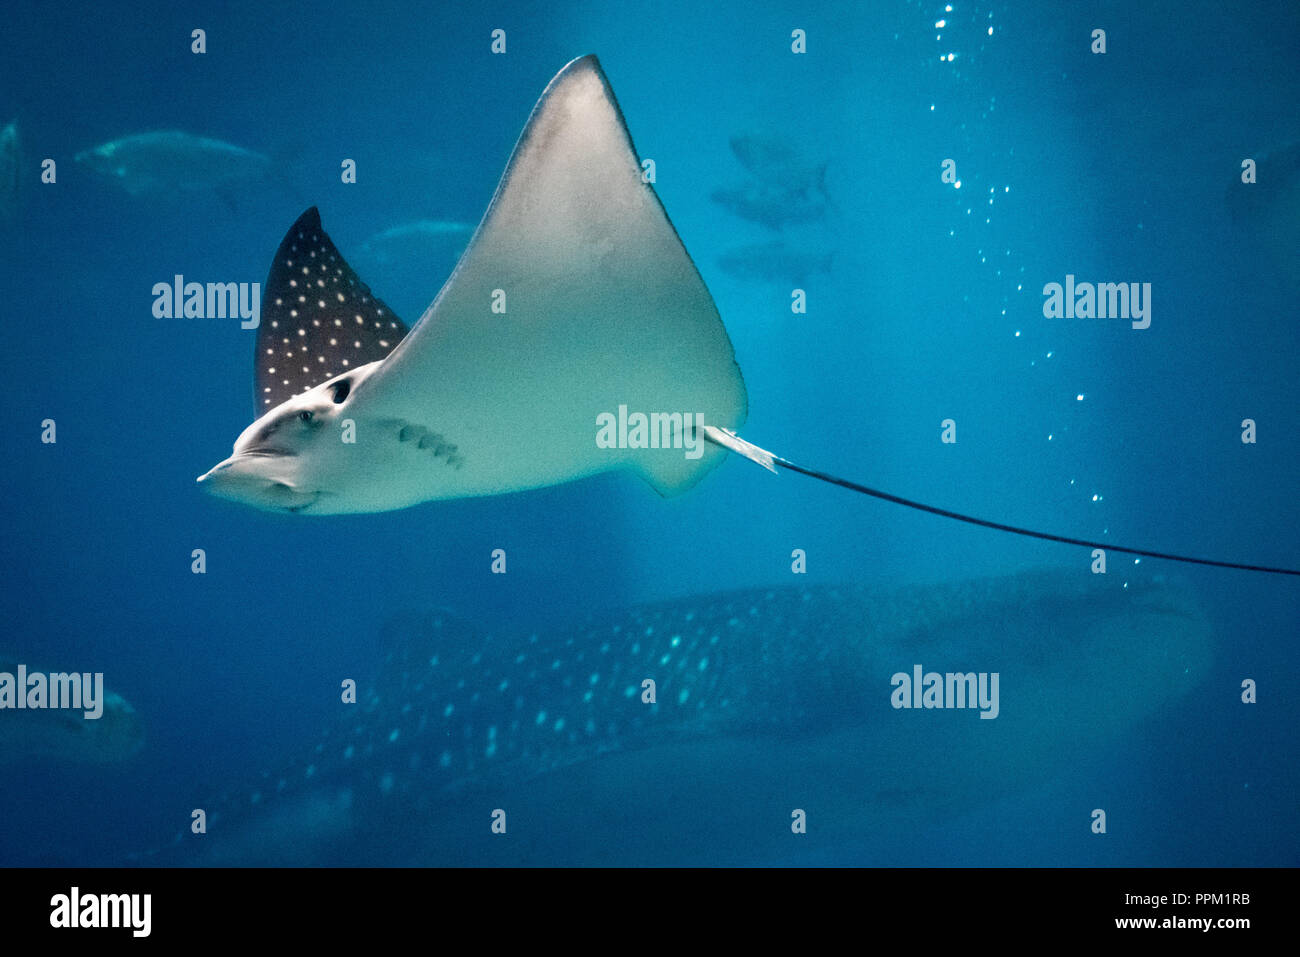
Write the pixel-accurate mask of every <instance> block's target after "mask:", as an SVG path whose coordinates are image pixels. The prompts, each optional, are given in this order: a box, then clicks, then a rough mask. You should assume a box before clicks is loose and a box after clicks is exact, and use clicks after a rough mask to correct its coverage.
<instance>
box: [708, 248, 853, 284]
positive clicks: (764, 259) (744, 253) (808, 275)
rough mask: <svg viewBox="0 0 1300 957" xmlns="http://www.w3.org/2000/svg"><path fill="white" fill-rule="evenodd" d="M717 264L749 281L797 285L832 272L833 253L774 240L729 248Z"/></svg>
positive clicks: (737, 276)
mask: <svg viewBox="0 0 1300 957" xmlns="http://www.w3.org/2000/svg"><path fill="white" fill-rule="evenodd" d="M718 265H719V266H721V267H722V270H723V272H725V273H727V274H728V275H730V276H734V277H736V278H737V279H743V280H745V281H746V282H761V283H775V284H778V285H784V286H798V285H800V284H802V283H806V282H807V281H808V280H809V279H812V278H813V277H815V276H818V275H821V274H823V273H827V272H830V268H831V254H830V253H823V252H810V251H808V250H806V249H804V248H801V247H799V246H796V245H794V244H792V243H788V242H785V241H783V240H774V241H772V242H770V243H758V244H755V245H752V246H739V247H737V248H735V249H730V250H728V251H727V252H725V253H723V254H722V255H721V256H719V257H718Z"/></svg>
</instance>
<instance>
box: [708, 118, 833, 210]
mask: <svg viewBox="0 0 1300 957" xmlns="http://www.w3.org/2000/svg"><path fill="white" fill-rule="evenodd" d="M731 152H732V153H734V154H735V156H736V159H737V160H739V161H740V165H741V166H743V167H745V169H746V171H748V172H749V174H750V175H751V176H753V177H755V178H756V179H758V180H760V181H761V182H763V183H764V184H766V185H768V186H771V187H774V188H776V189H780V190H787V191H790V192H795V193H808V194H812V193H820V194H821V195H822V196H823V197H825V196H826V165H827V164H826V163H824V162H822V163H819V162H816V161H814V160H811V159H809V158H808V157H807V156H806V155H805V154H804V152H803V150H801V149H800V148H799V147H798V146H797V145H795V143H794V142H793V140H792V139H791V138H790V137H778V136H770V135H767V134H763V133H750V134H744V135H737V136H733V137H732V138H731Z"/></svg>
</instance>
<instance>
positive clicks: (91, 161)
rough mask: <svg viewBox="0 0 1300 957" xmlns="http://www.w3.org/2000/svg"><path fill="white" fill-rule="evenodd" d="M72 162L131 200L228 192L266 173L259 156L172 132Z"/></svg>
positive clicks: (103, 148)
mask: <svg viewBox="0 0 1300 957" xmlns="http://www.w3.org/2000/svg"><path fill="white" fill-rule="evenodd" d="M75 160H76V161H77V162H78V163H81V164H82V165H84V166H85V167H86V168H88V169H91V170H94V171H95V172H96V173H99V174H100V175H102V176H105V177H107V178H109V179H110V180H112V181H113V182H115V183H117V184H118V185H119V186H121V187H122V188H123V189H125V190H126V191H127V192H128V193H130V194H131V195H132V196H140V195H145V194H156V193H164V194H165V193H175V192H178V191H189V192H198V191H204V190H222V189H226V188H233V187H238V186H241V185H246V184H248V183H253V182H259V181H262V180H264V179H266V177H267V176H268V174H269V173H270V170H271V160H270V159H269V158H268V157H267V156H264V155H263V154H261V153H255V152H253V151H252V150H246V149H244V148H243V147H241V146H235V145H233V144H231V143H225V142H222V141H221V140H214V139H209V138H207V137H204V136H194V135H193V134H190V133H183V132H180V131H178V130H164V131H160V132H154V133H136V134H133V135H131V136H124V137H122V138H121V139H117V140H112V141H111V142H108V143H104V144H102V145H100V146H96V147H93V148H91V149H87V150H83V151H81V152H80V153H78V154H77V155H76V157H75Z"/></svg>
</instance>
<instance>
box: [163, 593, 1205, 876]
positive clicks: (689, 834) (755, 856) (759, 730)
mask: <svg viewBox="0 0 1300 957" xmlns="http://www.w3.org/2000/svg"><path fill="white" fill-rule="evenodd" d="M388 645H389V648H388V652H387V655H386V657H385V658H384V660H383V664H382V666H381V667H380V669H379V671H378V674H377V676H376V678H375V679H374V681H373V682H372V683H371V684H369V685H368V686H367V685H365V684H364V683H363V685H362V687H361V688H360V689H359V693H358V696H357V703H356V704H340V705H339V708H340V709H341V710H342V712H343V713H342V714H341V715H340V716H339V718H338V719H337V723H336V725H335V726H334V727H333V728H332V729H331V730H330V731H329V732H328V733H326V734H325V735H324V736H323V738H322V739H321V740H320V741H319V742H318V743H316V744H315V746H314V747H308V748H304V753H302V754H301V755H299V756H298V757H297V758H296V759H294V760H290V761H287V762H285V763H284V764H282V765H280V766H279V767H278V768H276V769H275V770H274V771H273V772H271V773H267V774H263V775H261V776H260V777H255V778H254V779H253V780H252V781H251V782H246V783H245V785H244V786H239V787H231V788H230V789H229V790H228V792H227V793H226V794H225V795H224V796H222V797H219V798H214V799H211V800H206V799H202V798H201V797H200V796H199V794H197V793H196V795H195V803H194V804H186V805H184V807H183V809H178V812H177V815H176V821H175V823H173V824H172V827H176V828H180V822H181V821H184V822H185V825H186V826H185V828H184V829H181V830H180V833H179V834H178V835H177V836H176V838H175V840H174V842H173V843H172V844H171V845H169V846H168V848H167V849H166V850H165V851H163V852H161V853H158V854H156V855H153V856H151V857H149V858H147V860H148V861H149V862H153V863H203V864H217V865H228V864H253V865H285V864H330V865H359V864H364V865H393V864H401V865H422V864H481V863H506V864H629V863H630V864H637V863H654V864H699V863H763V862H771V861H776V860H780V859H783V858H784V857H785V856H788V855H791V854H795V853H799V852H805V851H816V850H821V851H827V850H833V849H834V848H837V847H839V846H841V844H842V842H844V841H852V840H857V839H859V838H861V837H862V836H863V835H869V834H871V833H873V832H875V833H889V834H895V835H896V834H899V833H907V832H909V831H910V830H912V829H915V828H917V827H923V826H924V825H925V822H927V821H929V822H934V821H936V820H942V819H945V816H951V815H952V814H957V813H960V812H961V811H963V810H967V809H970V808H971V807H974V806H978V805H980V804H982V803H985V802H987V801H990V800H993V799H996V798H998V797H1002V796H1005V795H1006V794H1008V793H1012V792H1015V791H1016V790H1018V789H1025V788H1031V787H1033V786H1034V785H1036V784H1037V783H1039V782H1040V781H1041V780H1042V779H1044V778H1045V777H1047V776H1049V775H1051V774H1053V773H1055V772H1058V771H1060V770H1063V768H1064V767H1065V766H1067V765H1069V764H1071V763H1077V762H1078V761H1080V760H1081V759H1082V758H1084V757H1086V756H1087V755H1089V754H1101V753H1104V750H1105V749H1106V748H1107V747H1108V746H1109V745H1111V744H1112V743H1113V742H1114V741H1115V740H1116V739H1117V738H1119V737H1120V736H1121V735H1123V734H1125V733H1127V732H1129V731H1130V730H1131V729H1132V728H1133V727H1134V726H1135V725H1136V724H1138V722H1139V721H1141V720H1142V719H1143V718H1144V717H1145V716H1147V715H1151V714H1154V713H1157V712H1159V711H1161V710H1162V709H1164V708H1165V707H1166V706H1168V705H1170V704H1171V703H1172V702H1174V701H1176V700H1177V699H1178V698H1180V697H1181V696H1183V695H1185V694H1186V693H1188V692H1190V691H1191V690H1192V689H1194V688H1195V687H1196V686H1197V685H1198V684H1199V683H1200V681H1201V680H1202V678H1203V676H1204V674H1205V672H1206V671H1207V669H1208V667H1209V662H1210V655H1211V632H1210V628H1209V625H1208V623H1207V621H1206V619H1205V617H1204V616H1203V614H1202V613H1201V612H1200V610H1199V609H1198V607H1197V605H1196V603H1195V601H1194V600H1193V599H1192V598H1191V597H1190V596H1189V594H1188V593H1186V592H1185V591H1183V590H1181V589H1180V588H1179V587H1178V586H1176V585H1173V584H1169V583H1164V582H1161V581H1159V580H1158V579H1155V580H1148V581H1138V580H1132V581H1129V582H1128V583H1124V582H1121V581H1119V580H1117V579H1116V577H1115V576H1102V575H1091V574H1088V573H1086V572H1083V573H1080V572H1077V571H1072V572H1052V571H1040V572H1028V573H1020V574H1017V575H1012V576H1005V577H998V578H990V579H981V580H973V581H967V582H956V583H945V584H939V585H927V586H913V587H907V588H903V589H898V590H882V589H878V588H870V587H859V586H848V587H831V586H814V587H803V588H800V587H792V586H784V587H778V588H770V589H753V590H748V591H737V592H730V593H724V594H717V595H709V596H703V597H699V598H694V599H684V600H677V601H666V602H659V603H656V604H648V605H641V606H636V607H633V608H631V609H629V610H625V611H622V612H617V613H597V614H591V615H589V616H588V617H587V618H586V619H585V620H584V621H582V622H580V623H578V624H577V625H575V626H573V627H567V628H563V627H562V628H554V629H540V630H538V631H537V632H534V633H527V632H525V633H522V634H498V633H492V632H490V631H482V630H480V629H477V628H475V627H473V626H470V625H468V624H466V623H464V622H462V621H460V620H458V619H456V618H454V617H452V616H450V615H448V614H446V613H444V612H434V613H426V614H419V615H411V616H408V617H406V618H404V619H402V620H400V621H398V622H397V623H396V624H395V626H394V627H393V628H392V629H391V634H390V635H389V641H388ZM917 665H920V666H923V667H924V668H925V669H926V670H934V671H936V672H944V673H947V672H954V673H965V672H997V673H998V674H999V675H1000V687H1001V703H1000V708H999V711H998V714H997V717H996V718H995V719H993V720H983V719H981V718H980V717H979V714H978V713H977V712H976V711H974V710H970V709H960V708H953V709H946V710H945V709H928V708H922V709H918V710H910V709H897V708H895V707H893V706H892V704H891V693H892V691H893V688H892V687H891V676H893V675H895V674H896V673H899V672H904V673H908V672H911V671H912V669H913V668H914V666H917ZM647 680H652V681H654V683H655V702H654V703H647V701H646V700H645V695H646V687H647V686H646V685H645V682H646V681H647ZM1107 786H1108V785H1107ZM1098 787H1099V788H1101V787H1102V785H1100V784H1099V785H1098ZM1096 798H1097V794H1096V793H1095V792H1090V793H1088V794H1081V795H1080V796H1079V800H1080V807H1081V808H1083V809H1084V810H1083V811H1082V812H1081V813H1084V814H1086V813H1087V810H1088V809H1091V808H1092V807H1095V806H1096V805H1095V803H1089V802H1093V801H1095V800H1096ZM193 808H202V809H203V810H204V811H205V814H206V816H207V820H206V824H207V830H206V833H203V834H195V833H193V832H192V831H191V829H190V828H189V826H188V825H189V823H190V820H191V818H190V814H191V810H192V809H193ZM796 809H798V810H802V811H804V812H805V813H806V815H807V820H808V822H809V823H808V833H807V835H805V836H804V837H801V838H797V839H796V838H793V837H792V832H791V819H792V812H793V811H794V810H796ZM498 810H499V811H502V812H504V815H505V823H506V832H505V834H494V833H493V832H492V830H491V824H492V817H493V812H494V811H498Z"/></svg>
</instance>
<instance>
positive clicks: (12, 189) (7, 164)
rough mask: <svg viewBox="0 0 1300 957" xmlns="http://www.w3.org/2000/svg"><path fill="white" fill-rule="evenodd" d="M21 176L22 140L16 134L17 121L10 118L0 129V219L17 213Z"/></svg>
mask: <svg viewBox="0 0 1300 957" xmlns="http://www.w3.org/2000/svg"><path fill="white" fill-rule="evenodd" d="M21 177H22V141H21V140H20V139H19V136H18V121H17V120H10V121H9V123H8V124H6V125H5V128H4V129H2V130H0V219H3V220H12V219H13V218H14V217H15V216H17V215H18V204H19V202H20V201H21V199H22V195H21V193H22V191H21V186H22V180H21Z"/></svg>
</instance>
